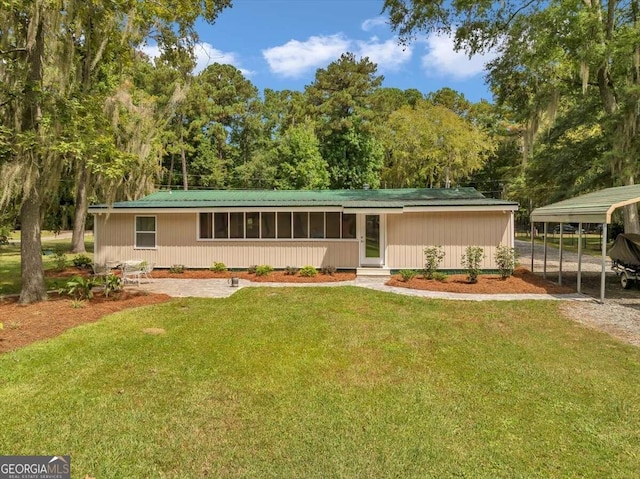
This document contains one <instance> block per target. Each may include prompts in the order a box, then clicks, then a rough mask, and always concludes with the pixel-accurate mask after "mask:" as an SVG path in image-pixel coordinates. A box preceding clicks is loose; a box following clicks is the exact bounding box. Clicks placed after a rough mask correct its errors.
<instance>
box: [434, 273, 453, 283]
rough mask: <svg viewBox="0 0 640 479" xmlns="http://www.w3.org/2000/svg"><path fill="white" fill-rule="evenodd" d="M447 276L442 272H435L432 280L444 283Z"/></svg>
mask: <svg viewBox="0 0 640 479" xmlns="http://www.w3.org/2000/svg"><path fill="white" fill-rule="evenodd" d="M448 276H449V275H448V274H447V273H445V272H443V271H436V272H435V273H433V279H435V280H436V281H445V280H446V279H447V277H448Z"/></svg>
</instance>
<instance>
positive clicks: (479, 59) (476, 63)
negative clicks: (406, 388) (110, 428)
mask: <svg viewBox="0 0 640 479" xmlns="http://www.w3.org/2000/svg"><path fill="white" fill-rule="evenodd" d="M424 42H425V43H426V44H427V49H428V50H429V52H428V53H427V54H426V55H424V56H423V57H422V68H423V70H424V71H425V72H426V74H427V75H428V76H448V77H453V78H454V79H455V80H466V79H468V78H471V77H474V76H476V75H478V74H480V73H483V72H484V71H485V64H486V63H488V62H490V61H491V60H493V59H494V58H495V57H496V53H495V52H488V53H485V54H484V55H474V56H473V57H471V58H469V56H468V55H467V54H466V53H465V52H463V51H459V52H456V51H455V50H454V47H453V36H445V35H438V34H431V35H430V36H428V37H427V38H426V39H425V40H424Z"/></svg>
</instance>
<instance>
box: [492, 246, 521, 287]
mask: <svg viewBox="0 0 640 479" xmlns="http://www.w3.org/2000/svg"><path fill="white" fill-rule="evenodd" d="M494 259H495V261H496V266H497V267H498V271H499V272H500V277H501V278H502V279H507V278H508V277H509V276H511V275H512V274H513V271H514V270H515V269H516V250H515V249H514V248H511V247H509V246H507V245H498V247H497V248H496V254H495V256H494Z"/></svg>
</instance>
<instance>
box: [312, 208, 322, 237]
mask: <svg viewBox="0 0 640 479" xmlns="http://www.w3.org/2000/svg"><path fill="white" fill-rule="evenodd" d="M309 238H324V213H319V212H317V211H312V212H311V213H309Z"/></svg>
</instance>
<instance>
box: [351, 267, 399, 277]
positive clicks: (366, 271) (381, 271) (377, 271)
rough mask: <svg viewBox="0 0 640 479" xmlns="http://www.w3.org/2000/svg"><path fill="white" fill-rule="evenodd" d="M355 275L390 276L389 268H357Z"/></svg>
mask: <svg viewBox="0 0 640 479" xmlns="http://www.w3.org/2000/svg"><path fill="white" fill-rule="evenodd" d="M356 276H391V270H390V269H389V268H371V267H370V268H357V269H356Z"/></svg>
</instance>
